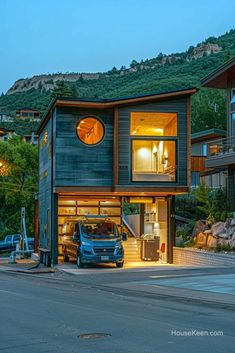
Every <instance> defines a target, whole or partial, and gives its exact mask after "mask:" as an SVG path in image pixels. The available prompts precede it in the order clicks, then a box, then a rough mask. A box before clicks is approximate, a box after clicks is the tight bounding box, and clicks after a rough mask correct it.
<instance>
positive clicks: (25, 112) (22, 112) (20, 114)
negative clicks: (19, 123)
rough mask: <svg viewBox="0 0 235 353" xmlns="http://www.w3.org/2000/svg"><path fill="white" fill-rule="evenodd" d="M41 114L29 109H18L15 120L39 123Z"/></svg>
mask: <svg viewBox="0 0 235 353" xmlns="http://www.w3.org/2000/svg"><path fill="white" fill-rule="evenodd" d="M40 116H41V113H40V112H39V111H38V110H35V109H31V108H20V109H18V110H16V118H17V119H21V120H26V119H29V120H30V121H36V122H37V121H40V120H41V119H40Z"/></svg>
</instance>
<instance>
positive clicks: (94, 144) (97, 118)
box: [75, 114, 106, 147]
mask: <svg viewBox="0 0 235 353" xmlns="http://www.w3.org/2000/svg"><path fill="white" fill-rule="evenodd" d="M87 118H92V119H96V120H98V121H99V122H100V123H101V125H102V127H103V131H104V133H103V136H102V139H101V140H100V141H99V142H97V143H92V144H88V143H86V142H84V141H82V140H81V138H80V137H79V135H78V129H77V128H78V125H79V124H80V122H81V121H82V120H84V119H87ZM75 130H76V136H77V139H78V141H80V142H81V143H82V144H83V145H84V146H87V147H95V146H98V145H99V144H101V143H102V142H103V141H104V139H105V136H106V129H105V124H104V122H103V120H102V119H101V118H100V117H98V116H97V115H93V114H91V115H90V114H89V115H85V116H82V117H80V118H79V119H78V121H77V122H76V126H75Z"/></svg>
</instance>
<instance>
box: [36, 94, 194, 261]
mask: <svg viewBox="0 0 235 353" xmlns="http://www.w3.org/2000/svg"><path fill="white" fill-rule="evenodd" d="M195 92H196V89H195V88H188V89H182V90H176V91H168V92H159V93H154V94H149V95H142V96H134V97H125V98H117V99H100V100H98V99H97V100H91V99H90V100H86V99H77V100H76V99H69V98H60V99H57V100H55V101H53V102H52V103H51V105H50V106H49V108H48V110H47V112H46V114H45V116H44V118H43V120H42V122H41V125H40V128H39V130H38V134H39V195H38V204H39V222H38V223H39V243H40V247H41V248H47V249H49V252H50V256H52V261H53V263H54V264H55V263H57V262H58V256H60V255H61V254H62V252H61V244H62V227H63V224H64V222H65V219H66V218H67V217H70V218H77V217H78V216H84V215H87V214H99V215H106V216H108V217H109V218H111V219H112V220H114V221H115V222H116V223H117V225H118V226H119V227H122V203H123V202H124V201H125V202H129V203H137V204H140V227H139V234H137V236H140V235H141V234H143V233H152V234H154V235H157V236H158V237H159V241H160V244H162V245H164V246H163V247H162V249H165V250H164V251H165V256H166V257H165V260H166V261H167V262H168V263H171V262H172V261H173V259H172V254H173V246H174V239H175V230H174V200H175V196H176V195H179V194H182V193H187V192H189V190H190V174H191V171H190V146H191V141H190V96H191V95H192V94H194V93H195ZM36 242H37V241H36Z"/></svg>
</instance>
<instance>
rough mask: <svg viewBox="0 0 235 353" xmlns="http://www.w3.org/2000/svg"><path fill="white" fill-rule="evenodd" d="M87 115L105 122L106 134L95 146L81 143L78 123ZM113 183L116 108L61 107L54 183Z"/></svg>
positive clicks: (73, 184) (59, 184) (80, 184)
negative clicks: (77, 128)
mask: <svg viewBox="0 0 235 353" xmlns="http://www.w3.org/2000/svg"><path fill="white" fill-rule="evenodd" d="M85 116H97V117H98V118H100V120H101V121H102V122H103V123H104V126H105V137H104V139H103V141H102V142H101V143H100V144H98V145H95V146H89V145H85V144H84V143H82V142H81V141H80V140H79V139H78V137H77V135H76V125H77V122H78V120H79V119H81V118H82V117H85ZM112 185H113V110H110V109H105V110H97V109H71V108H60V109H59V108H58V109H57V115H56V142H55V186H112Z"/></svg>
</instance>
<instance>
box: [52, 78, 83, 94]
mask: <svg viewBox="0 0 235 353" xmlns="http://www.w3.org/2000/svg"><path fill="white" fill-rule="evenodd" d="M51 96H52V97H53V98H56V97H76V96H77V91H76V88H75V86H72V87H71V86H70V85H68V84H67V83H65V82H64V81H58V82H57V83H56V86H55V88H54V89H53V91H52V92H51Z"/></svg>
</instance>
